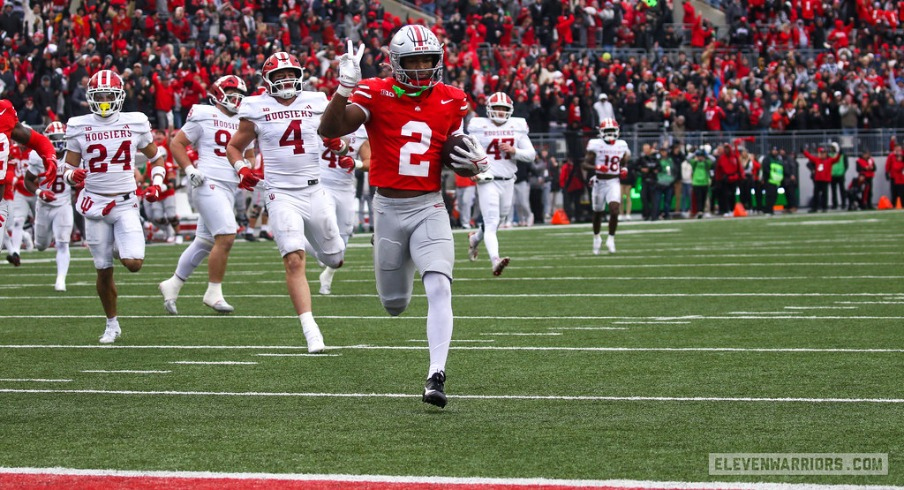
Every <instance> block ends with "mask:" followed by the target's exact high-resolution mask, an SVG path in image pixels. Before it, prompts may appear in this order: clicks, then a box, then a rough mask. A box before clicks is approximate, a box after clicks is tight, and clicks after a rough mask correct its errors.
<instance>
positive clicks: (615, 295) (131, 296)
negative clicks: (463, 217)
mask: <svg viewBox="0 0 904 490" xmlns="http://www.w3.org/2000/svg"><path fill="white" fill-rule="evenodd" d="M595 279H599V278H595ZM610 279H615V278H606V280H610ZM622 279H625V280H635V281H636V280H647V279H666V280H676V281H685V280H695V279H704V278H693V277H672V278H669V277H655V278H648V277H630V278H622ZM708 279H713V278H708ZM717 279H720V280H722V279H724V280H731V281H737V280H739V279H742V278H738V277H725V278H717ZM743 279H753V278H743ZM760 279H763V278H760ZM769 279H776V278H775V277H772V278H769ZM789 279H791V278H789ZM795 279H799V278H795ZM814 279H816V278H814ZM822 279H825V278H822ZM858 279H862V278H858ZM883 279H887V278H883ZM894 279H896V278H894ZM900 279H904V276H901V277H900ZM458 280H459V279H456V281H458ZM544 280H546V278H544ZM315 282H316V281H315ZM155 284H156V283H155ZM71 285H72V284H71V283H70V286H71ZM91 286H92V287H93V286H94V284H93V283H92V284H91ZM48 287H49V286H48ZM203 296H204V295H203V294H183V295H180V296H179V297H180V298H202V297H203ZM624 296H625V295H624V293H548V294H545V293H510V294H504V293H473V294H472V293H462V294H458V293H456V294H455V295H454V296H453V298H623V297H624ZM631 296H633V297H641V298H643V297H646V298H687V297H693V298H698V297H708V298H725V297H794V298H801V297H803V298H829V297H845V298H850V297H876V296H888V298H886V299H892V300H894V299H897V298H900V299H901V300H904V293H760V292H757V293H754V292H742V293H638V294H632V295H631ZM118 297H119V298H120V299H123V298H128V299H152V300H159V299H161V296H160V295H159V294H120V295H119V296H118ZM229 297H230V298H286V297H288V295H287V294H230V295H229ZM376 297H377V295H376V293H362V294H331V295H329V296H318V299H342V298H376ZM412 297H413V298H426V295H424V294H413V295H412ZM60 298H65V299H66V300H73V299H86V300H96V299H97V295H80V296H76V295H61V294H59V293H58V294H47V295H30V296H0V300H26V299H28V300H48V299H60ZM836 303H840V304H847V303H849V304H875V303H874V302H866V301H864V302H862V303H861V302H855V301H850V302H847V301H836ZM892 304H897V303H892ZM161 316H162V315H161ZM0 318H2V317H0Z"/></svg>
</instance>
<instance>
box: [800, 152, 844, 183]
mask: <svg viewBox="0 0 904 490" xmlns="http://www.w3.org/2000/svg"><path fill="white" fill-rule="evenodd" d="M804 156H805V157H807V160H810V163H811V164H812V167H810V165H807V166H808V167H810V170H812V171H813V180H815V181H816V182H831V181H832V165H834V164H835V162H837V161H838V160H840V159H841V153H839V154H837V155H835V156H834V157H825V158H820V157H818V156H816V155H814V154H812V153H810V152H809V151H807V150H804Z"/></svg>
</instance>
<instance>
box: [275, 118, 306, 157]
mask: <svg viewBox="0 0 904 490" xmlns="http://www.w3.org/2000/svg"><path fill="white" fill-rule="evenodd" d="M279 146H292V147H293V149H292V153H294V154H296V155H301V154H302V153H304V138H303V137H302V136H301V121H300V120H298V119H296V120H294V121H292V122H290V123H289V127H288V128H286V132H285V133H283V135H282V138H280V139H279Z"/></svg>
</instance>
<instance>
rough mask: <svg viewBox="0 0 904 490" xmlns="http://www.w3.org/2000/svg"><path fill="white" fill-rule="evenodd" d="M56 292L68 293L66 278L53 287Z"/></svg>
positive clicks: (59, 280) (58, 280) (60, 279)
mask: <svg viewBox="0 0 904 490" xmlns="http://www.w3.org/2000/svg"><path fill="white" fill-rule="evenodd" d="M53 290H54V291H66V278H63V277H61V278H58V279H57V280H56V284H54V285H53Z"/></svg>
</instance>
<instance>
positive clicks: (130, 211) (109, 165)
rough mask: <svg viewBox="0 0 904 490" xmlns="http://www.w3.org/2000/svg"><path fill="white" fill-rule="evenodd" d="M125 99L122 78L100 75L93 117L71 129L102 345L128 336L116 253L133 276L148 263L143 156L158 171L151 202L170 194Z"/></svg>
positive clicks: (91, 93) (146, 134) (69, 144)
mask: <svg viewBox="0 0 904 490" xmlns="http://www.w3.org/2000/svg"><path fill="white" fill-rule="evenodd" d="M125 97H126V92H125V90H124V89H123V83H122V79H121V78H120V77H119V75H117V74H116V73H115V72H113V71H110V70H101V71H99V72H97V73H95V74H94V76H92V77H91V79H90V80H89V81H88V90H87V98H88V106H89V107H90V109H91V112H92V113H93V114H89V115H84V116H76V117H73V118H72V119H70V120H69V123H68V125H67V127H66V150H67V153H66V164H67V165H68V166H69V167H68V168H67V169H66V172H65V174H64V175H65V178H66V180H67V181H68V183H69V184H70V185H77V184H79V183H81V182H84V184H85V188H84V190H83V191H82V192H81V193H79V196H78V200H77V202H76V209H77V210H78V212H79V213H80V214H81V215H82V216H84V217H85V235H86V236H85V241H86V243H87V244H88V248H89V249H90V250H91V256H92V257H94V268H95V269H97V294H98V296H100V302H101V304H102V305H103V308H104V313H105V314H106V316H107V325H106V329H105V330H104V334H103V335H101V337H100V342H101V343H102V344H110V343H113V342H115V341H116V339H117V338H118V337H119V336H120V334H121V333H122V331H121V329H120V327H119V320H118V318H117V316H116V315H117V309H116V297H117V291H116V283H115V281H114V280H113V259H114V252H116V253H118V256H119V261H120V262H121V263H122V265H124V266H125V267H126V269H128V270H129V272H138V271H139V270H140V269H141V266H142V264H143V263H144V233H143V231H142V228H141V218H140V217H139V213H138V198H137V196H136V195H135V190H136V185H135V172H134V168H133V167H134V165H135V153H136V152H137V151H140V152H141V153H143V154H144V155H145V156H146V157H148V160H149V162H150V165H152V166H153V167H154V168H153V170H152V171H151V176H152V177H151V179H152V182H151V185H150V186H149V187H148V188H147V189H146V190H145V193H144V197H145V199H148V200H150V201H155V200H157V199H158V198H159V197H160V194H161V193H162V192H163V190H164V188H165V185H163V178H164V174H165V172H166V171H165V170H164V168H163V159H162V158H161V157H160V156H158V153H157V145H155V144H154V139H153V135H152V133H151V125H150V123H148V118H147V116H146V115H144V114H142V113H140V112H121V111H122V104H123V101H124V100H125ZM114 249H115V250H114Z"/></svg>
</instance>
